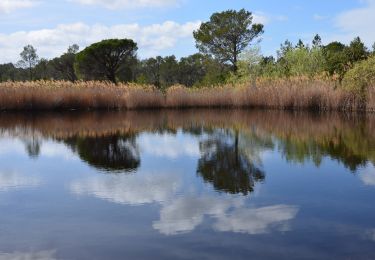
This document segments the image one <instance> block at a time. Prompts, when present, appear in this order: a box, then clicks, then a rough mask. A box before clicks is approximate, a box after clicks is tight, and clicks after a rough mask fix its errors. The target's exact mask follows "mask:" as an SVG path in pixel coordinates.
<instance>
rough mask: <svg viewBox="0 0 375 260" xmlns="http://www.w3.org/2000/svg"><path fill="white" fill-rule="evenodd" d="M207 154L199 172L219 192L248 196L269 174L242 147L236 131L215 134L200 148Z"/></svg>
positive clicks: (200, 162) (204, 155) (203, 158)
mask: <svg viewBox="0 0 375 260" xmlns="http://www.w3.org/2000/svg"><path fill="white" fill-rule="evenodd" d="M200 149H201V151H202V152H203V155H202V157H201V159H200V160H199V162H198V169H197V172H198V174H199V175H201V176H202V177H203V179H204V180H205V181H207V182H210V183H212V184H213V185H214V187H215V189H217V190H221V191H226V192H229V193H233V194H237V193H242V194H244V195H247V194H249V193H250V192H252V191H253V189H254V185H255V183H256V182H259V181H262V180H264V178H265V174H264V172H263V171H262V170H260V169H259V168H258V167H256V166H255V165H254V162H253V161H252V160H251V158H250V157H249V156H247V154H246V152H245V151H244V150H243V149H240V145H239V133H238V131H235V133H234V135H233V133H231V132H224V133H223V132H222V133H219V134H214V135H212V136H211V137H210V139H208V140H205V141H203V142H202V143H201V144H200Z"/></svg>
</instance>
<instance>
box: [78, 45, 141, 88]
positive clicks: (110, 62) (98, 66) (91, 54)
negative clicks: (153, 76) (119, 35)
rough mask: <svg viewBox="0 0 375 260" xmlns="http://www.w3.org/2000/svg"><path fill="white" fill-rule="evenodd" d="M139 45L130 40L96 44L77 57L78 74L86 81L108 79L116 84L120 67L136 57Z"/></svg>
mask: <svg viewBox="0 0 375 260" xmlns="http://www.w3.org/2000/svg"><path fill="white" fill-rule="evenodd" d="M137 49H138V48H137V44H136V43H135V42H134V41H133V40H130V39H109V40H103V41H101V42H97V43H94V44H92V45H90V46H89V47H87V48H85V49H84V50H83V51H81V52H80V53H78V54H77V56H76V68H77V71H78V74H80V75H81V77H82V78H84V79H106V80H109V81H112V82H114V83H116V82H117V80H116V77H117V73H118V71H119V69H120V67H121V66H122V65H123V64H124V63H126V62H127V61H129V60H130V59H133V58H134V57H135V56H136V51H137Z"/></svg>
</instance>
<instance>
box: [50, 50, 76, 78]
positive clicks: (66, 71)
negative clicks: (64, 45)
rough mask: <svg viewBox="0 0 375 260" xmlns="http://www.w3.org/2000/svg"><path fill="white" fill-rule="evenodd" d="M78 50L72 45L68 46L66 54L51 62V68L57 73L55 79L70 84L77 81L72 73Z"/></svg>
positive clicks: (73, 72)
mask: <svg viewBox="0 0 375 260" xmlns="http://www.w3.org/2000/svg"><path fill="white" fill-rule="evenodd" d="M78 50H79V46H78V45H77V44H73V45H72V46H69V48H68V50H67V52H66V53H64V54H63V55H61V56H60V57H59V58H55V59H53V60H52V61H51V64H52V67H53V68H54V69H55V71H57V73H58V75H57V78H59V79H63V80H69V81H72V82H74V81H76V80H77V75H76V73H75V71H74V62H75V57H76V54H77V52H78Z"/></svg>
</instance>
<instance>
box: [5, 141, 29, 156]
mask: <svg viewBox="0 0 375 260" xmlns="http://www.w3.org/2000/svg"><path fill="white" fill-rule="evenodd" d="M10 153H16V154H25V145H24V144H23V143H22V142H21V141H20V140H18V139H12V138H0V155H4V154H5V155H8V154H10Z"/></svg>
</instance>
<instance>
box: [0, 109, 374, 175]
mask: <svg viewBox="0 0 375 260" xmlns="http://www.w3.org/2000/svg"><path fill="white" fill-rule="evenodd" d="M213 128H225V129H237V130H239V132H240V133H241V135H243V136H246V135H247V136H254V135H255V136H257V138H262V136H263V137H267V138H266V139H269V137H271V136H274V137H276V139H277V140H279V144H280V146H279V149H283V150H284V151H283V153H284V154H285V156H286V157H287V158H288V159H290V160H297V161H301V160H304V159H305V158H309V157H310V156H311V157H314V156H315V158H321V155H330V156H332V157H333V158H335V159H338V160H342V161H343V162H344V163H345V164H346V165H348V166H349V167H350V168H351V169H355V167H356V166H358V165H361V164H363V162H365V161H366V160H369V161H371V162H373V163H375V150H374V147H375V131H374V129H375V116H374V115H372V114H357V113H335V112H332V113H331V112H327V113H308V112H301V111H300V112H284V111H273V112H269V111H268V112H267V111H261V110H236V109H217V110H207V109H198V110H197V109H186V110H153V111H150V110H142V111H116V112H64V113H53V112H52V113H39V114H25V113H1V114H0V136H1V135H11V136H17V137H20V138H30V137H31V136H32V137H38V136H41V137H43V138H54V139H58V140H66V139H68V138H70V137H102V136H114V135H117V134H137V133H140V132H143V131H147V132H165V131H168V132H171V133H174V132H176V130H177V129H183V130H184V131H187V132H188V133H191V134H199V133H201V130H203V129H205V131H210V130H211V129H213Z"/></svg>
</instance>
